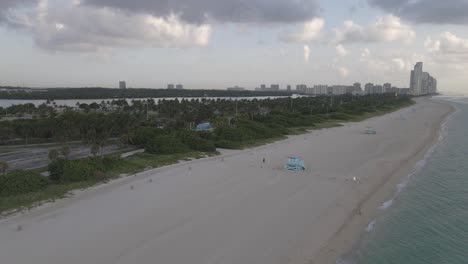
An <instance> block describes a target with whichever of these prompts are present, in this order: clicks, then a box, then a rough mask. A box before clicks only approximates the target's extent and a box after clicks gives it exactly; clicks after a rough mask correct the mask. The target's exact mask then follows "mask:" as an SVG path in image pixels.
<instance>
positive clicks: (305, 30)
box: [280, 18, 325, 43]
mask: <svg viewBox="0 0 468 264" xmlns="http://www.w3.org/2000/svg"><path fill="white" fill-rule="evenodd" d="M324 25H325V20H324V19H323V18H314V19H312V20H310V21H308V22H305V23H304V24H303V25H302V29H301V30H300V31H298V32H295V33H283V34H282V35H280V39H281V40H282V41H285V42H295V43H309V42H312V41H314V40H317V39H318V38H319V37H320V33H321V32H322V29H323V27H324Z"/></svg>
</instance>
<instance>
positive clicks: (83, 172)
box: [49, 156, 122, 183]
mask: <svg viewBox="0 0 468 264" xmlns="http://www.w3.org/2000/svg"><path fill="white" fill-rule="evenodd" d="M121 162H122V160H121V159H120V158H118V157H113V156H105V157H91V158H86V159H80V160H65V159H58V160H56V161H54V162H51V163H50V164H49V173H50V176H49V177H50V179H51V180H52V181H53V182H56V183H63V182H80V181H90V180H97V181H101V180H103V179H104V180H105V179H107V178H108V175H107V173H106V172H109V171H111V170H113V169H115V168H116V167H117V166H119V164H120V163H121Z"/></svg>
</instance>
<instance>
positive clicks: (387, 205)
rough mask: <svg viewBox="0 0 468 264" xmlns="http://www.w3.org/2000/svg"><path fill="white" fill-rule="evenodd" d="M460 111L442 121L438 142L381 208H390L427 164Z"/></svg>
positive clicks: (417, 163) (457, 109)
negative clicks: (449, 123)
mask: <svg viewBox="0 0 468 264" xmlns="http://www.w3.org/2000/svg"><path fill="white" fill-rule="evenodd" d="M459 111H460V109H459V108H456V111H455V112H454V113H452V114H450V115H449V116H448V117H447V118H446V119H445V120H444V122H443V123H442V125H441V126H440V129H439V138H438V139H437V142H436V143H435V144H434V145H432V146H431V147H430V148H429V149H428V150H427V152H426V153H425V154H424V157H423V158H422V159H421V160H420V161H418V162H416V164H415V166H414V168H413V170H412V171H411V172H410V173H409V174H408V175H407V176H406V177H405V178H403V180H402V181H401V182H400V183H398V184H397V186H396V192H395V194H394V195H393V196H392V198H391V199H390V200H388V201H385V202H384V203H383V204H382V205H381V206H380V207H379V209H380V210H386V209H388V208H390V207H391V206H392V205H393V202H394V200H395V199H396V198H397V197H398V196H399V195H400V193H401V192H402V191H403V190H404V189H405V188H406V186H407V185H408V182H409V181H410V179H411V178H412V177H413V176H414V175H415V174H417V173H418V172H419V171H421V170H422V169H423V168H424V167H425V166H426V164H427V161H428V159H429V158H430V157H431V156H432V154H433V153H434V151H435V150H436V148H437V147H438V146H439V145H440V144H441V143H442V141H443V140H444V139H445V137H446V136H447V130H448V122H449V121H450V120H451V119H452V118H453V116H454V115H455V114H456V113H458V112H459Z"/></svg>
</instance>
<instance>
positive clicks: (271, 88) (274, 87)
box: [270, 84, 280, 91]
mask: <svg viewBox="0 0 468 264" xmlns="http://www.w3.org/2000/svg"><path fill="white" fill-rule="evenodd" d="M279 89H280V86H279V84H272V85H270V90H272V91H279Z"/></svg>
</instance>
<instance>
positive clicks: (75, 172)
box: [0, 152, 216, 214]
mask: <svg viewBox="0 0 468 264" xmlns="http://www.w3.org/2000/svg"><path fill="white" fill-rule="evenodd" d="M215 154H216V153H215V152H212V153H201V152H188V153H178V154H171V155H154V154H148V153H141V154H136V155H134V156H131V157H129V158H127V159H121V158H119V157H118V156H116V155H108V156H105V157H90V158H86V159H80V160H66V159H57V160H54V161H52V162H51V163H50V164H49V167H48V170H49V173H50V176H49V177H48V178H47V177H44V176H41V175H40V174H39V173H40V172H41V171H43V170H31V171H12V172H9V173H7V174H3V175H0V214H1V213H2V212H3V213H4V212H8V211H9V210H14V209H25V208H30V207H32V206H33V205H34V204H36V203H38V202H46V201H54V200H56V199H60V198H63V197H65V196H66V195H67V194H68V193H69V192H70V191H73V190H76V189H83V188H88V187H91V186H93V185H96V184H98V183H103V182H107V181H109V180H111V179H114V178H117V177H119V176H121V175H129V174H135V173H138V172H141V171H144V170H148V169H150V168H158V167H162V166H166V165H170V164H174V163H177V162H178V161H181V160H189V159H200V158H203V157H206V155H215Z"/></svg>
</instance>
